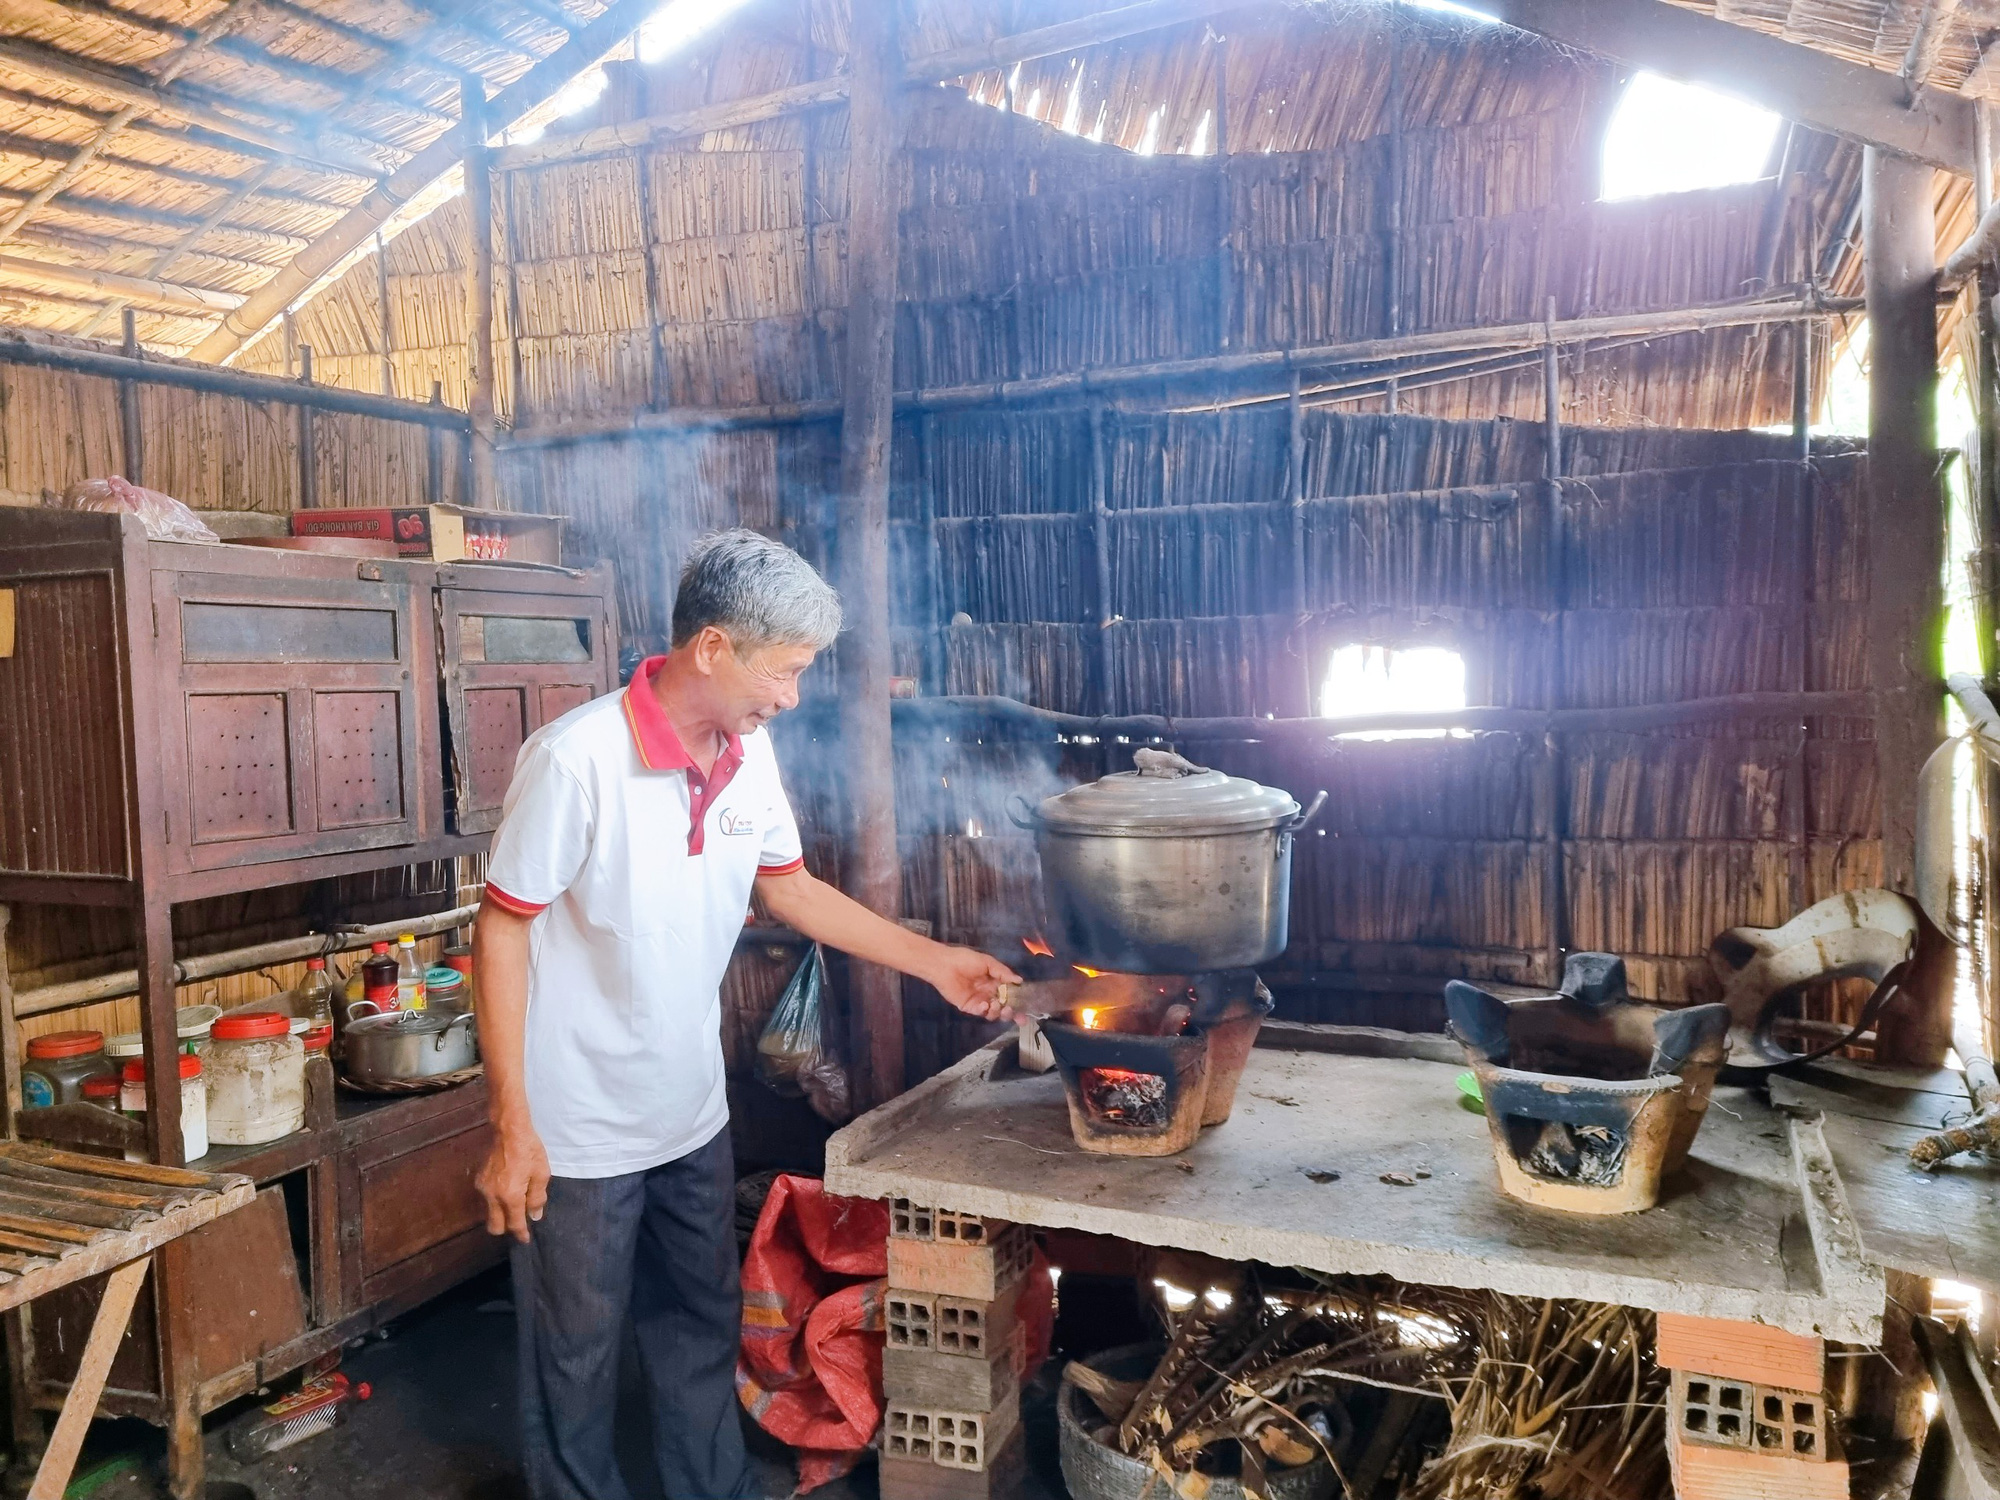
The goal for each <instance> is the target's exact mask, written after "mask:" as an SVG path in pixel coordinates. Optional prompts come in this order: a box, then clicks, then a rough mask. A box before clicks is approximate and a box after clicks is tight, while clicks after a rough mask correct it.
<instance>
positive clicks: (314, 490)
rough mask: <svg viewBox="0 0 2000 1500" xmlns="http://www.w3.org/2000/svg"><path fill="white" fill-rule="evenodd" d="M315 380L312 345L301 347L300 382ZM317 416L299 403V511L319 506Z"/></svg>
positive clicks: (307, 406) (306, 383) (307, 383)
mask: <svg viewBox="0 0 2000 1500" xmlns="http://www.w3.org/2000/svg"><path fill="white" fill-rule="evenodd" d="M312 378H313V351H312V345H311V344H301V345H299V381H300V383H301V384H302V385H311V384H312ZM316 415H317V414H316V413H315V412H314V411H313V409H312V407H311V406H309V405H307V404H306V403H305V402H303V401H301V402H300V403H299V509H301V510H311V509H312V508H313V507H314V506H315V505H318V504H319V460H318V458H317V453H318V439H317V435H316V434H315V432H314V418H315V416H316Z"/></svg>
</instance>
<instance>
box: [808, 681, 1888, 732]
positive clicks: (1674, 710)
mask: <svg viewBox="0 0 2000 1500" xmlns="http://www.w3.org/2000/svg"><path fill="white" fill-rule="evenodd" d="M834 707H835V705H834V704H832V703H831V702H828V701H825V700H821V701H820V702H819V703H817V704H815V705H813V706H810V707H806V708H801V709H799V710H797V711H796V712H795V713H793V714H788V715H786V718H785V720H784V721H783V722H786V723H796V724H798V725H802V726H804V725H811V726H817V725H818V724H819V721H820V720H821V719H822V718H823V717H824V716H825V715H827V714H829V713H831V712H832V711H833V710H834ZM892 709H893V717H894V720H895V722H896V723H897V724H899V725H902V726H905V727H917V726H921V725H926V724H946V725H959V724H978V725H979V726H981V727H982V728H986V729H989V730H993V731H999V730H1005V729H1016V730H1021V731H1025V732H1028V733H1030V734H1032V735H1035V736H1048V737H1051V738H1054V737H1057V736H1064V737H1074V736H1085V737H1089V738H1093V739H1100V740H1103V739H1127V740H1198V741H1204V742H1214V741H1218V740H1246V741H1285V742H1294V741H1321V740H1326V739H1330V738H1332V737H1333V736H1335V735H1343V734H1363V733H1370V732H1373V731H1377V730H1383V729H1443V730H1450V729H1462V730H1468V731H1471V732H1474V733H1498V734H1546V733H1548V732H1549V731H1551V730H1555V731H1558V732H1561V733H1565V734H1593V733H1627V732H1643V731H1646V730H1652V729H1668V728H1673V727H1676V726H1679V725H1683V724H1703V723H1712V722H1715V721H1718V720H1739V719H1778V720H1786V721H1789V720H1792V719H1796V718H1799V717H1802V716H1805V715H1812V716H1816V717H1826V718H1848V719H1865V718H1867V717H1868V716H1869V714H1870V712H1871V709H1872V700H1871V699H1870V697H1869V695H1868V693H1867V692H1865V691H1852V692H1811V693H1737V694H1733V695H1730V696H1727V697H1720V698H1688V699H1683V700H1682V701H1680V702H1678V703H1648V704H1639V705H1634V706H1631V707H1625V708H1461V709H1454V710H1451V711H1450V712H1445V713H1377V714H1353V715H1346V716H1342V717H1338V718H1300V719H1259V718H1174V717H1171V716H1168V715H1164V714H1117V715H1113V714H1103V715H1090V714H1066V713H1060V712H1058V711H1056V710H1054V709H1047V708H1035V707H1033V706H1032V705H1030V704H1026V703H1023V702H1021V701H1019V700H1018V699H1014V698H1000V697H987V696H976V695H964V696H958V695H955V696H950V697H943V698H902V699H898V700H896V702H895V703H894V704H893V705H892Z"/></svg>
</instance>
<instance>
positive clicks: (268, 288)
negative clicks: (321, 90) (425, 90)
mask: <svg viewBox="0 0 2000 1500" xmlns="http://www.w3.org/2000/svg"><path fill="white" fill-rule="evenodd" d="M658 8H659V0H612V4H610V5H608V6H607V7H605V9H604V10H603V11H601V12H600V13H599V14H598V15H597V16H596V18H595V19H593V20H592V21H591V22H590V24H589V25H587V26H585V27H584V28H583V30H582V31H579V32H578V33H577V34H576V35H575V36H574V37H572V38H570V40H569V41H568V43H566V44H565V45H564V46H562V47H559V48H558V49H557V50H556V51H554V52H552V53H550V54H549V55H548V56H547V57H545V58H543V59H542V60H541V61H540V62H538V63H536V64H535V65H534V66H533V67H531V68H529V69H528V71H527V72H526V73H524V74H522V75H521V76H520V78H518V79H516V80H515V81H514V82H513V83H511V84H509V85H508V86H507V87H506V88H504V89H502V90H501V91H500V93H499V94H497V95H495V96H494V97H493V98H492V99H490V100H489V101H487V113H488V116H489V118H491V119H492V120H493V121H494V122H495V123H496V124H499V125H501V126H503V127H504V126H505V125H508V124H511V123H512V122H513V121H515V120H518V119H520V118H521V116H523V115H525V114H526V113H527V112H528V111H529V110H531V109H535V108H537V107H538V106H540V105H542V104H544V103H546V102H547V101H548V100H550V99H552V98H554V97H555V95H556V93H557V92H558V91H559V90H561V89H562V87H563V86H564V85H565V84H567V83H568V82H569V81H570V80H571V79H572V78H574V77H576V75H577V74H579V73H581V72H582V71H583V70H584V69H585V68H588V67H591V66H592V65H594V64H595V63H597V62H599V61H600V60H602V59H603V57H604V55H605V54H606V53H607V52H609V51H610V50H611V49H612V48H613V47H615V46H617V45H618V44H619V43H620V42H622V41H624V40H625V39H626V38H627V37H629V36H631V35H632V33H633V32H635V31H637V30H638V29H639V27H640V26H641V25H642V24H643V23H644V22H645V21H646V20H647V19H648V18H649V17H650V16H651V15H652V14H653V12H654V11H655V10H657V9H658ZM464 146H465V143H464V141H463V140H462V139H461V138H460V134H459V132H457V131H453V132H451V133H449V134H447V135H443V136H440V137H439V138H438V139H437V140H435V141H433V142H431V144H430V145H428V146H426V147H424V149H423V150H421V151H419V152H418V153H417V154H416V155H415V156H413V157H411V158H410V159H409V160H408V161H406V162H404V163H403V165H402V166H400V167H398V168H397V169H396V171H395V173H394V174H393V175H392V176H390V177H388V178H386V179H384V180H383V181H382V182H379V183H377V184H376V185H375V188H374V189H373V191H371V192H370V193H369V194H368V196H367V197H366V198H363V199H362V200H361V202H359V203H358V204H356V205H355V206H354V207H353V208H351V209H349V210H348V212H347V213H346V214H345V215H344V216H343V217H342V218H341V219H339V220H338V221H337V222H336V223H335V224H334V225H333V227H332V228H330V229H328V230H327V231H326V232H325V233H324V234H322V235H320V236H319V237H318V238H317V239H315V240H314V241H313V242H312V243H311V244H310V245H308V246H306V248H305V249H304V250H301V251H300V252H299V253H298V255H296V256H295V257H293V259H292V263H291V264H290V265H288V266H286V267H285V268H284V269H283V270H282V271H280V272H279V273H278V274H277V275H276V276H273V277H272V278H271V279H270V280H269V281H267V282H266V283H265V284H264V285H263V286H261V287H259V288H258V289H257V290H256V291H255V292H253V293H251V295H250V296H249V298H248V299H247V300H246V301H245V302H244V304H243V305H242V306H241V307H239V308H237V309H236V311H235V312H233V313H231V314H230V315H229V316H228V317H226V318H225V319H223V321H222V323H221V325H220V326H219V327H218V328H216V330H215V331H214V332H213V333H211V334H210V335H209V336H208V337H207V338H205V339H203V340H202V341H201V343H200V344H199V345H197V346H196V348H195V350H194V357H195V358H196V359H205V360H209V361H211V362H214V363H220V362H221V361H222V360H224V359H227V358H228V357H229V356H230V355H232V354H234V353H235V352H236V351H237V350H238V349H241V348H242V347H243V346H244V344H246V343H248V342H249V341H250V340H251V339H252V338H254V337H256V336H257V335H258V334H259V333H261V332H263V331H264V329H265V327H266V326H267V325H268V324H269V323H270V322H271V321H272V320H273V319H274V318H276V317H277V316H278V315H279V314H280V313H282V312H283V311H284V310H285V309H286V308H288V307H290V306H291V305H292V303H293V302H295V301H297V300H298V298H299V297H300V296H301V295H302V294H303V293H305V292H306V291H307V290H308V289H310V288H311V286H312V285H313V283H314V282H316V281H318V280H319V279H320V277H322V276H324V275H325V274H326V273H327V272H329V271H331V270H332V269H333V268H334V267H335V266H337V265H339V264H340V263H341V261H343V260H345V259H346V258H347V256H348V254H349V253H350V252H351V251H354V250H357V249H359V248H360V247H361V246H362V245H363V244H364V243H365V242H366V241H367V240H369V239H370V238H371V237H372V236H373V235H374V233H375V231H376V230H378V229H380V228H381V227H382V225H383V224H384V223H385V222H387V221H388V219H389V218H390V217H391V216H392V215H393V214H394V213H395V212H396V210H397V209H399V208H401V207H402V206H403V205H404V204H405V203H407V202H409V201H410V199H411V198H413V197H415V196H416V195H417V194H418V193H420V192H422V191H423V190H424V189H425V188H427V187H429V186H430V185H431V184H432V183H433V182H435V181H437V180H438V179H439V178H440V177H443V176H444V175H445V174H446V173H448V172H450V171H451V170H452V168H454V167H456V166H457V165H458V164H459V162H460V161H461V159H462V156H463V152H464Z"/></svg>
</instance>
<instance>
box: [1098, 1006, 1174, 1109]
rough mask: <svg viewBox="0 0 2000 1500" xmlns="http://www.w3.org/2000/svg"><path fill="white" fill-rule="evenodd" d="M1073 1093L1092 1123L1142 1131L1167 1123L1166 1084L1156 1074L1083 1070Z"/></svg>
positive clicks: (1110, 1069) (1120, 1070)
mask: <svg viewBox="0 0 2000 1500" xmlns="http://www.w3.org/2000/svg"><path fill="white" fill-rule="evenodd" d="M1086 1014H1088V1013H1087V1012H1086ZM1077 1090H1078V1092H1079V1093H1081V1094H1082V1096H1083V1107H1084V1109H1085V1111H1086V1112H1087V1113H1088V1114H1089V1115H1090V1117H1091V1118H1092V1119H1093V1120H1102V1121H1103V1122H1105V1123H1106V1124H1108V1125H1127V1126H1132V1127H1134V1128H1137V1129H1144V1130H1157V1129H1159V1128H1160V1127H1161V1126H1162V1125H1164V1124H1166V1122H1167V1113H1168V1103H1167V1080H1166V1079H1165V1078H1162V1077H1161V1076H1160V1075H1159V1074H1158V1073H1140V1072H1135V1071H1134V1070H1132V1069H1130V1068H1083V1069H1080V1070H1079V1071H1078V1073H1077Z"/></svg>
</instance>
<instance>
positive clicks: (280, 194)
mask: <svg viewBox="0 0 2000 1500" xmlns="http://www.w3.org/2000/svg"><path fill="white" fill-rule="evenodd" d="M0 99H6V100H9V101H18V102H21V103H26V104H29V105H30V106H41V104H42V101H41V100H39V99H36V98H35V97H34V96H33V95H32V94H19V93H16V92H15V91H14V90H12V89H0ZM87 118H89V119H90V120H91V121H92V122H93V123H94V124H102V123H103V122H104V121H105V120H106V119H108V118H110V117H109V116H106V115H89V116H87ZM127 129H128V130H129V129H130V127H129V126H128V127H127ZM76 149H77V148H76V147H75V146H72V145H70V144H69V143H68V142H67V141H50V140H44V139H43V138H42V137H41V136H38V135H21V134H19V133H18V132H16V131H12V130H0V156H19V157H25V158H26V159H27V160H29V161H38V162H49V163H53V164H55V165H57V166H60V165H62V163H64V162H66V161H68V160H70V159H71V158H72V157H73V156H75V154H76ZM97 159H98V160H99V161H101V162H102V163H104V165H105V166H107V167H117V168H118V169H119V170H120V171H125V172H139V173H144V174H146V175H149V176H153V177H164V178H166V179H167V181H169V182H179V183H184V184H186V185H187V186H188V187H197V188H206V189H207V190H208V191H209V192H212V193H228V192H233V191H235V189H236V187H237V186H238V184H239V183H240V182H241V181H242V179H241V178H236V177H217V176H215V175H214V174H213V173H211V172H190V171H189V170H188V169H187V168H186V167H175V166H169V165H168V164H167V163H165V162H159V161H145V160H143V159H141V158H139V157H136V156H125V155H122V154H120V153H118V152H115V151H100V152H99V153H98V154H97ZM264 196H265V197H267V198H269V199H271V200H272V201H273V202H277V203H283V204H289V205H290V206H291V207H293V208H306V209H316V210H318V211H320V212H322V213H324V212H335V213H338V212H342V211H344V210H345V209H346V207H347V205H346V204H344V203H336V202H334V201H333V200H332V199H330V198H315V197H313V196H312V195H311V194H310V193H294V192H287V191H282V190H280V189H276V188H271V189H267V190H266V191H265V193H264Z"/></svg>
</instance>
